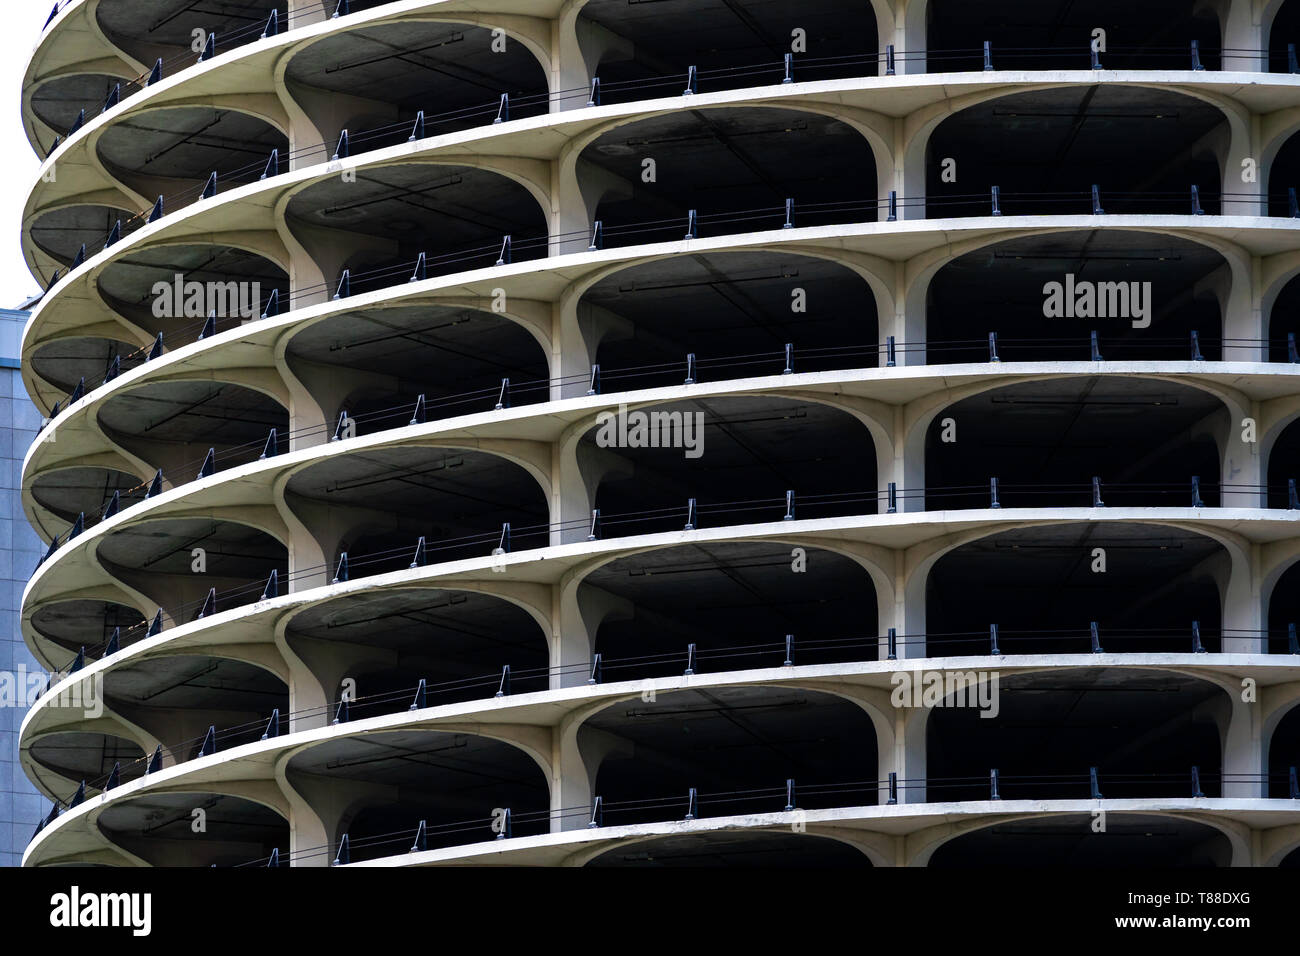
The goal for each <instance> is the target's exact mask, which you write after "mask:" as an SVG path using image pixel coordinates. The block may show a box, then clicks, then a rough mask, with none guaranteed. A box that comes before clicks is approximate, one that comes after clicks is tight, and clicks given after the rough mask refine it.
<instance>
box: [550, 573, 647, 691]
mask: <svg viewBox="0 0 1300 956" xmlns="http://www.w3.org/2000/svg"><path fill="white" fill-rule="evenodd" d="M555 590H556V601H557V604H558V608H557V613H556V614H555V615H554V621H555V632H554V634H553V635H552V638H551V642H550V650H551V668H552V673H551V689H552V690H556V689H558V688H561V687H581V686H582V685H584V684H586V683H587V680H588V679H589V676H590V673H589V667H590V665H591V662H592V661H593V660H595V653H596V637H597V634H598V633H599V632H600V626H601V625H602V624H603V623H605V622H606V621H608V620H623V621H627V620H631V619H632V617H633V616H634V614H635V608H634V607H633V605H632V602H631V601H628V600H627V599H626V598H620V597H618V596H616V595H614V594H610V593H609V592H608V591H603V590H601V589H600V588H597V587H594V586H592V585H589V584H588V585H584V584H581V583H580V579H579V578H578V577H577V576H576V575H575V576H574V577H573V578H572V579H569V580H566V581H564V582H563V583H561V584H560V585H559V587H557V588H556V589H555Z"/></svg>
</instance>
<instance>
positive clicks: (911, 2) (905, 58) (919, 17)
mask: <svg viewBox="0 0 1300 956" xmlns="http://www.w3.org/2000/svg"><path fill="white" fill-rule="evenodd" d="M929 5H930V0H872V6H873V7H875V10H876V32H877V34H878V36H879V41H880V63H881V66H880V72H881V73H882V74H883V73H884V72H885V66H884V63H885V53H886V47H888V46H889V45H890V44H893V46H894V51H895V54H896V56H897V62H896V65H895V71H896V72H897V73H898V74H899V75H903V74H910V73H924V72H926V64H925V51H926V45H927V38H926V14H927V10H928V8H929Z"/></svg>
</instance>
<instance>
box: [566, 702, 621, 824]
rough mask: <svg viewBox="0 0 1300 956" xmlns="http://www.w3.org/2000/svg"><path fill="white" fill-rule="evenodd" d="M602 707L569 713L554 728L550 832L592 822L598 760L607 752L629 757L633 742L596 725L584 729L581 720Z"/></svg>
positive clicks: (597, 706)
mask: <svg viewBox="0 0 1300 956" xmlns="http://www.w3.org/2000/svg"><path fill="white" fill-rule="evenodd" d="M605 706H607V705H606V704H604V703H602V704H598V705H595V706H593V707H588V708H584V709H583V710H581V711H578V712H576V713H573V714H570V715H569V716H568V717H566V718H565V719H564V722H563V723H562V724H561V725H560V726H558V727H556V728H555V731H554V737H553V739H554V749H553V756H552V760H551V768H552V769H551V832H552V833H559V832H561V831H564V830H582V829H585V828H586V827H587V825H588V824H589V823H590V822H591V816H590V808H591V807H592V805H593V804H594V803H595V798H596V796H597V793H596V775H597V774H598V773H599V772H600V765H601V763H603V762H604V760H605V758H606V757H607V756H609V755H610V754H614V753H618V754H622V755H624V756H630V755H631V753H632V745H631V744H630V743H628V742H627V741H626V740H624V739H623V738H621V737H616V736H614V735H613V734H609V733H606V732H605V731H602V730H596V729H595V728H587V729H586V730H583V727H582V725H583V722H584V721H585V720H586V719H587V718H588V717H590V716H592V715H593V714H595V713H597V712H599V711H600V710H603V709H604V708H605ZM561 811H562V812H561ZM584 811H585V812H584Z"/></svg>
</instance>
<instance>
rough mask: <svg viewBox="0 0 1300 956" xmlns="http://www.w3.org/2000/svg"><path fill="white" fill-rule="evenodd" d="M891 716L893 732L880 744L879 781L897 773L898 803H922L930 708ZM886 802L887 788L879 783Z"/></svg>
mask: <svg viewBox="0 0 1300 956" xmlns="http://www.w3.org/2000/svg"><path fill="white" fill-rule="evenodd" d="M914 679H915V678H914ZM893 715H894V725H893V733H892V735H891V737H890V738H888V739H887V740H886V739H882V740H881V742H880V750H879V754H880V758H879V759H880V779H881V780H882V781H885V780H888V779H889V775H890V774H891V773H896V774H898V802H899V803H900V804H904V803H925V802H926V786H925V775H926V768H925V763H926V760H925V758H926V747H925V729H926V726H927V724H928V723H929V720H930V709H929V708H928V707H898V708H895V709H894V714H893ZM888 799H889V792H888V788H887V787H886V786H885V785H884V784H882V790H881V795H880V802H881V803H884V802H885V801H886V800H888Z"/></svg>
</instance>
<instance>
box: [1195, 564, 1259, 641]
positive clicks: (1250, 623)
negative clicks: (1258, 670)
mask: <svg viewBox="0 0 1300 956" xmlns="http://www.w3.org/2000/svg"><path fill="white" fill-rule="evenodd" d="M1260 560H1261V558H1260V547H1259V545H1251V544H1243V545H1240V546H1239V547H1234V548H1230V549H1229V550H1228V552H1227V555H1226V560H1225V559H1222V557H1221V559H1220V560H1218V561H1215V562H1214V563H1213V567H1211V568H1209V571H1210V573H1211V574H1212V575H1213V577H1214V579H1215V582H1216V583H1217V584H1218V587H1219V602H1220V606H1221V607H1222V608H1223V615H1222V616H1223V633H1224V637H1223V650H1224V653H1228V654H1262V653H1266V643H1265V640H1266V637H1267V635H1266V634H1265V633H1264V628H1265V625H1266V624H1267V620H1266V618H1265V606H1266V605H1265V601H1264V595H1263V593H1262V585H1261V575H1260V573H1259V570H1258V569H1259V567H1260Z"/></svg>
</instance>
